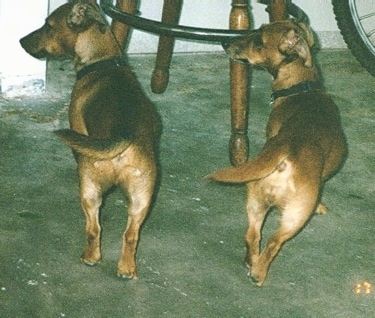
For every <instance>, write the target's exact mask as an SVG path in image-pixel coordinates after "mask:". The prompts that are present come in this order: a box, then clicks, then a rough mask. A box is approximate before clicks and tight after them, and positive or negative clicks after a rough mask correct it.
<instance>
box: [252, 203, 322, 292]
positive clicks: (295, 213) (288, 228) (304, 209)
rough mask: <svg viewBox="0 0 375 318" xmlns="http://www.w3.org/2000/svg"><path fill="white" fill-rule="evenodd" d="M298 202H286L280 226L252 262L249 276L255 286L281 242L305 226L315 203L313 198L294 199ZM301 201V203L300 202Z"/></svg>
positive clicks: (264, 277)
mask: <svg viewBox="0 0 375 318" xmlns="http://www.w3.org/2000/svg"><path fill="white" fill-rule="evenodd" d="M296 201H297V202H298V203H299V204H297V205H295V204H293V203H291V204H288V205H287V206H286V207H285V209H283V211H282V217H281V220H280V227H279V229H278V230H277V231H276V233H275V234H274V235H273V236H272V237H271V238H270V239H269V240H268V242H267V244H266V246H265V248H264V250H263V251H262V252H261V254H260V256H259V258H258V261H257V262H255V263H253V264H252V267H251V278H252V280H253V281H254V283H255V284H256V285H257V286H262V285H263V283H264V280H265V279H266V276H267V273H268V269H269V266H270V264H271V263H272V261H273V260H274V258H275V257H276V255H277V254H278V252H279V251H280V249H281V247H282V246H283V244H284V243H285V242H286V241H288V240H289V239H291V238H292V237H294V236H295V235H296V234H297V233H299V231H300V230H301V229H302V228H303V227H304V226H305V224H306V222H307V221H308V220H309V218H310V216H311V214H312V213H313V212H314V208H315V205H316V202H315V198H313V197H312V198H311V200H310V202H308V201H307V202H306V201H303V200H302V201H301V200H296ZM301 202H302V204H301Z"/></svg>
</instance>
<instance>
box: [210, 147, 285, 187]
mask: <svg viewBox="0 0 375 318" xmlns="http://www.w3.org/2000/svg"><path fill="white" fill-rule="evenodd" d="M289 155H290V146H289V144H288V143H282V142H279V141H276V140H269V141H268V142H267V143H266V144H265V146H264V148H263V150H262V151H261V152H260V153H259V155H258V156H257V157H255V158H254V159H252V160H250V161H248V162H246V163H244V164H242V165H240V166H237V167H230V168H226V169H222V170H218V171H216V172H213V173H211V174H209V175H208V176H206V177H205V179H210V180H214V181H218V182H224V183H245V182H250V181H256V180H260V179H263V178H265V177H267V176H269V175H270V174H271V173H272V172H274V171H276V170H279V171H282V170H284V169H285V165H284V164H283V162H284V160H285V159H287V158H288V156H289Z"/></svg>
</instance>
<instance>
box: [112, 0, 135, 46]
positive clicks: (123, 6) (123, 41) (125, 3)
mask: <svg viewBox="0 0 375 318" xmlns="http://www.w3.org/2000/svg"><path fill="white" fill-rule="evenodd" d="M138 6H139V0H117V1H116V7H117V8H119V9H120V10H122V11H124V12H126V13H131V14H136V13H137V10H138ZM112 31H113V34H114V35H115V37H116V39H117V42H118V43H119V44H120V46H121V47H122V48H123V50H124V51H126V50H127V46H128V42H129V38H130V37H129V31H130V26H128V25H126V24H124V23H121V22H118V21H116V20H113V21H112Z"/></svg>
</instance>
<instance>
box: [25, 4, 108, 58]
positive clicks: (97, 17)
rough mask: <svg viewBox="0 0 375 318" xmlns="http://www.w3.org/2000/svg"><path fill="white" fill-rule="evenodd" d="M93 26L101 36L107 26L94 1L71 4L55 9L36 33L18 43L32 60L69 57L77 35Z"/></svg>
mask: <svg viewBox="0 0 375 318" xmlns="http://www.w3.org/2000/svg"><path fill="white" fill-rule="evenodd" d="M94 24H96V25H97V27H98V28H99V30H100V31H101V32H102V33H103V32H105V28H106V27H107V22H106V20H105V19H104V17H103V16H102V15H101V13H100V10H99V7H98V5H97V4H96V1H95V0H86V1H84V0H72V1H69V2H68V3H66V4H64V5H62V6H60V7H59V8H57V9H56V10H55V11H54V12H52V14H51V15H50V16H49V17H48V18H47V19H46V21H45V24H44V25H43V26H42V27H41V28H40V29H38V30H35V31H34V32H32V33H30V34H29V35H27V36H25V37H23V38H22V39H21V40H20V44H21V46H22V47H23V49H24V50H25V51H26V52H27V53H29V54H30V55H32V56H33V57H35V58H46V57H73V56H74V55H75V44H76V41H77V37H78V35H79V34H80V33H81V32H83V31H85V30H87V29H88V28H90V27H91V26H93V25H94Z"/></svg>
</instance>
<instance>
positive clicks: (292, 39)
mask: <svg viewBox="0 0 375 318" xmlns="http://www.w3.org/2000/svg"><path fill="white" fill-rule="evenodd" d="M304 26H305V25H304ZM305 27H306V26H305ZM301 28H302V30H303V31H304V32H303V33H305V32H306V33H307V31H308V29H307V28H306V31H305V29H304V28H303V27H302V26H301ZM309 30H310V31H311V29H309ZM301 33H302V32H301ZM310 44H311V45H310ZM312 45H314V38H313V35H312V32H310V33H308V34H304V35H303V36H302V35H301V34H300V33H299V32H297V31H296V30H294V29H291V30H290V31H288V33H287V34H286V35H285V36H284V37H283V38H282V40H281V42H280V45H279V49H280V51H281V52H283V53H286V54H288V55H292V54H297V55H298V56H299V57H300V58H302V59H303V60H304V64H305V66H307V67H312V56H311V52H310V46H312Z"/></svg>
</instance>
